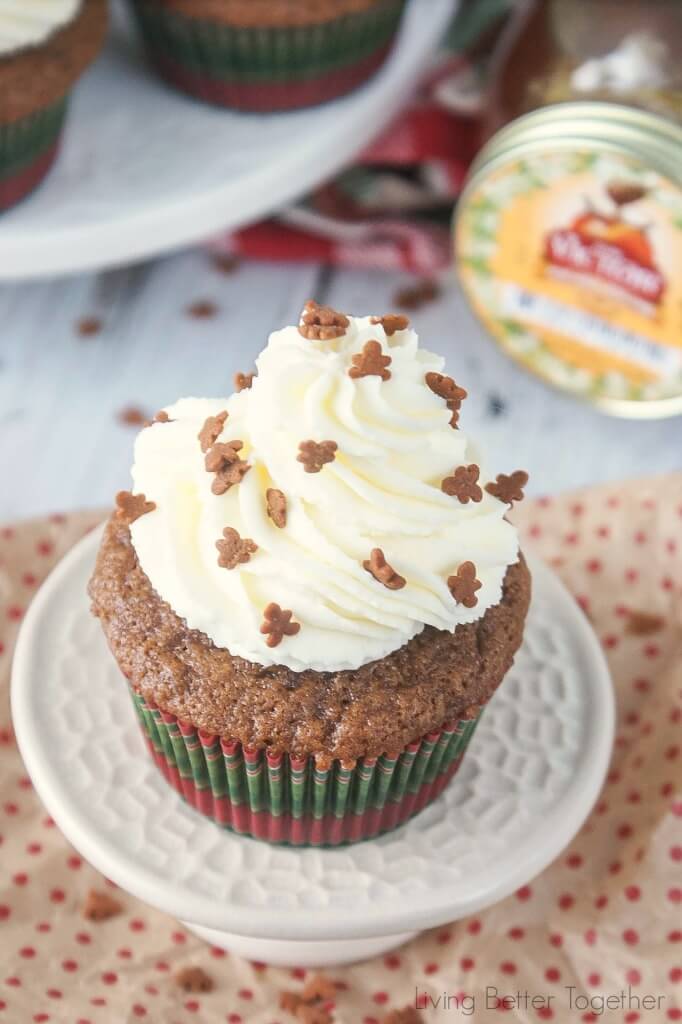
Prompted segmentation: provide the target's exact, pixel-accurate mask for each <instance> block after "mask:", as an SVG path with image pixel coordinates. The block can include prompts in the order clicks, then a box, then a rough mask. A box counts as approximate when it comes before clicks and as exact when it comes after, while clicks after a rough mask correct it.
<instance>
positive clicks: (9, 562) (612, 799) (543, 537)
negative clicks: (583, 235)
mask: <svg viewBox="0 0 682 1024" xmlns="http://www.w3.org/2000/svg"><path fill="white" fill-rule="evenodd" d="M514 516H515V519H516V522H517V524H518V526H519V528H520V530H521V533H522V537H523V542H524V544H525V545H526V546H527V547H531V546H532V547H533V548H534V549H535V550H536V551H538V552H539V553H540V554H541V555H542V556H543V557H544V558H545V559H546V560H547V561H548V562H549V563H550V564H551V565H552V566H554V568H555V569H556V571H557V572H558V573H559V574H560V575H561V577H562V578H563V579H564V581H565V583H566V584H567V586H568V587H569V589H570V590H571V591H572V593H573V594H574V595H575V597H576V600H577V601H578V602H579V604H580V606H581V607H582V609H583V610H584V612H585V614H586V615H587V616H588V617H589V618H590V620H591V622H592V623H593V626H594V628H595V630H596V632H597V635H598V636H599V638H600V640H601V642H602V644H603V646H604V649H605V651H606V655H607V658H608V660H609V663H610V666H611V670H612V672H613V676H614V683H615V687H616V692H617V699H618V724H617V736H616V743H615V747H614V751H613V758H612V763H611V767H610V772H609V776H608V780H607V782H606V784H605V786H604V789H603V792H602V793H601V795H600V797H599V799H598V802H597V804H596V806H595V808H594V811H593V813H592V815H591V816H590V818H589V820H588V821H587V823H586V824H585V826H584V827H583V829H582V830H581V832H580V833H579V835H578V836H576V838H575V840H574V841H573V842H572V843H571V845H570V847H569V848H568V849H566V850H565V851H564V853H563V854H562V855H561V856H560V857H559V858H558V859H557V860H556V861H555V862H554V864H552V865H551V867H550V868H548V869H547V870H546V871H545V872H544V873H543V874H542V875H541V876H539V877H538V878H536V879H534V880H533V881H531V882H530V883H529V884H528V885H525V886H523V887H522V888H521V889H519V890H518V891H517V892H516V893H514V894H513V895H512V896H510V897H509V898H508V899H506V900H504V901H503V902H501V903H498V904H497V905H496V906H494V907H492V908H490V909H489V910H487V911H485V912H482V913H480V914H477V915H476V916H475V917H471V918H467V919H464V920H462V921H458V922H456V923H454V924H452V925H447V926H443V927H441V928H436V929H434V930H432V931H430V932H427V933H425V934H424V935H422V936H420V937H419V938H418V939H416V940H415V941H414V942H412V943H410V944H409V945H408V946H405V947H404V948H403V949H401V950H398V951H397V952H394V953H390V954H389V955H387V956H385V957H383V958H379V959H377V960H374V961H371V962H368V963H365V964H361V965H358V966H354V967H349V968H343V969H339V970H337V971H333V972H330V974H331V977H332V978H333V979H334V981H335V982H336V988H337V998H336V1000H335V1008H334V1019H335V1020H336V1021H337V1022H339V1024H378V1022H380V1021H381V1020H382V1019H383V1018H384V1016H385V1015H386V1014H387V1013H388V1012H389V1011H390V1010H391V1009H393V1008H396V1007H402V1006H405V1005H406V1004H410V1003H411V1004H412V1005H414V1002H415V995H416V996H417V997H418V999H419V1002H420V1003H421V1004H422V1006H423V1007H424V1009H423V1011H422V1016H423V1019H424V1021H425V1022H427V1024H431V1022H443V1024H445V1022H446V1021H453V1022H454V1021H462V1020H466V1019H473V1020H480V1021H481V1022H482V1024H489V1022H493V1021H495V1020H497V1019H500V1020H502V1021H506V1022H519V1024H532V1022H534V1021H546V1020H549V1021H552V1020H553V1021H556V1022H557V1024H573V1022H574V1021H575V1022H590V1021H594V1022H595V1024H602V1022H604V1024H610V1022H612V1021H613V1022H619V1024H620V1022H625V1024H636V1022H638V1021H640V1022H642V1024H647V1022H650V1024H659V1022H663V1024H665V1022H667V1021H677V1020H682V995H681V993H680V986H681V983H682V767H681V766H682V737H681V729H680V725H681V722H682V670H681V668H680V664H681V659H682V475H676V476H674V477H666V478H661V479H658V480H653V481H645V482H642V481H639V482H636V483H631V484H627V485H622V486H620V487H617V488H615V487H612V486H611V487H608V488H598V489H593V490H590V491H587V492H583V493H581V494H579V495H571V496H567V497H560V498H552V499H540V500H537V501H534V502H533V501H529V502H526V503H524V504H523V505H521V506H520V507H518V508H517V509H516V510H515V512H514ZM95 518H96V517H95V516H93V515H92V513H90V514H89V515H86V514H82V513H79V514H77V515H72V516H68V517H62V516H55V517H52V518H50V519H45V520H40V521H34V522H29V523H22V524H20V525H17V526H13V527H12V526H10V527H5V528H2V527H0V1024H5V1022H7V1024H34V1022H39V1021H45V1022H51V1024H110V1022H114V1021H115V1022H116V1024H138V1022H145V1021H148V1022H149V1024H214V1022H215V1024H218V1022H226V1024H285V1022H286V1021H288V1020H289V1021H290V1020H293V1018H291V1017H289V1016H288V1015H287V1014H285V1013H284V1012H283V1011H282V1010H280V1009H279V993H280V991H281V990H283V989H289V990H297V989H299V988H300V987H302V986H303V984H304V983H305V977H306V973H305V972H304V971H303V970H296V969H295V970H291V971H289V970H282V969H275V968H270V967H265V966H264V965H262V964H253V963H246V962H245V961H241V960H238V959H236V958H234V957H231V956H229V955H228V954H226V953H223V952H222V951H221V950H217V949H212V948H210V947H209V946H206V945H205V944H204V943H202V942H200V941H199V940H198V939H196V938H194V937H193V936H191V935H190V934H189V933H187V932H185V931H184V930H183V929H182V928H181V926H179V925H178V923H177V922H176V921H174V920H172V919H171V918H169V917H166V916H165V915H163V914H161V913H158V912H157V911H154V910H152V909H150V908H149V907H146V906H145V905H144V904H142V903H139V902H138V901H137V900H135V899H133V897H132V896H129V895H128V894H127V893H125V892H121V891H115V890H114V889H113V887H111V886H109V883H107V882H106V881H105V880H103V879H102V878H101V877H100V876H98V875H97V873H96V872H95V871H94V870H93V869H92V868H90V867H89V866H88V864H87V863H85V862H84V861H83V860H82V859H81V858H80V857H79V856H78V854H77V853H76V851H74V850H73V849H71V848H70V847H69V846H68V844H67V843H66V841H65V840H64V839H63V837H62V836H61V835H60V833H59V831H58V830H57V829H56V828H55V827H54V824H53V822H52V821H51V819H50V818H49V817H48V816H47V814H46V812H45V810H44V809H43V808H42V807H41V805H40V802H39V801H38V799H37V797H36V795H35V793H34V792H33V789H32V787H31V783H30V780H29V779H28V778H27V776H26V773H25V771H24V769H23V766H22V763H21V759H20V757H19V753H18V751H17V747H16V744H15V741H14V737H13V733H12V727H11V723H10V717H9V671H10V662H11V656H12V649H13V645H14V642H15V639H16V635H17V631H18V629H19V626H20V624H21V620H22V618H23V616H24V614H25V611H26V608H27V606H28V604H29V602H30V600H31V598H32V596H33V594H34V593H35V591H36V588H37V587H38V586H39V584H40V583H41V581H42V580H43V579H44V578H45V576H46V575H47V573H48V572H49V570H50V569H51V568H52V567H53V565H54V564H55V562H56V561H57V560H58V559H59V558H60V557H61V556H62V555H63V554H64V553H65V552H66V551H67V550H68V549H69V548H70V547H71V545H72V544H73V543H74V542H75V541H76V540H77V539H78V538H79V537H80V536H82V534H83V533H84V532H85V531H86V530H87V529H88V528H89V527H90V526H92V525H93V522H94V520H95ZM93 887H94V888H96V889H100V890H105V891H109V892H111V893H112V895H115V896H116V898H117V899H118V900H119V901H120V902H121V904H122V912H121V913H120V914H119V915H118V916H116V917H112V918H110V919H109V920H105V921H100V922H94V921H87V920H85V919H84V917H83V916H82V907H83V904H84V902H85V899H86V896H87V894H88V892H89V890H90V889H91V888H93ZM184 967H201V968H202V969H203V970H204V971H205V972H206V973H207V974H208V975H210V977H211V979H212V981H213V984H214V988H213V990H212V991H210V992H198V993H188V992H186V991H183V990H182V988H180V987H179V986H178V985H177V984H176V983H175V981H174V976H175V974H176V973H177V972H178V971H179V970H180V969H181V968H184ZM569 986H570V987H571V992H572V1004H569V990H568V987H569ZM486 989H487V991H486ZM493 990H496V991H497V995H495V992H494V991H493ZM517 993H520V995H521V1000H520V1001H519V1000H518V999H517ZM525 993H528V996H529V998H528V1002H527V1004H526V1003H525V1002H524V998H523V997H524V995H525ZM621 993H624V1003H623V1005H620V1004H619V1006H618V1008H615V1009H609V1008H603V1007H601V1002H600V1000H601V999H603V998H605V997H607V996H614V995H615V996H616V997H617V998H619V999H620V997H621ZM444 995H445V997H446V999H449V1007H450V1008H449V1009H444V1008H443V996H444ZM533 996H540V997H541V1001H536V1004H535V1005H534V1006H533V1005H531V1000H532V997H533ZM645 996H653V997H654V998H655V999H656V1000H658V999H659V997H660V1001H659V1002H657V1004H656V1008H655V1009H651V1008H649V1009H647V1008H646V1004H645V1005H644V1006H643V1005H642V1001H643V1000H644V997H645ZM507 997H510V998H507ZM550 997H552V998H551V999H550ZM472 998H473V999H474V1000H475V1013H474V1014H473V1016H472V1014H471V1012H468V1013H466V1012H465V1011H466V1008H467V1007H470V1006H471V999H472ZM628 999H629V1000H630V1001H629V1002H628ZM637 1000H639V1001H640V1002H639V1004H638V1002H637ZM434 1003H435V1004H436V1005H435V1006H434V1005H433V1004H434ZM458 1007H459V1008H458Z"/></svg>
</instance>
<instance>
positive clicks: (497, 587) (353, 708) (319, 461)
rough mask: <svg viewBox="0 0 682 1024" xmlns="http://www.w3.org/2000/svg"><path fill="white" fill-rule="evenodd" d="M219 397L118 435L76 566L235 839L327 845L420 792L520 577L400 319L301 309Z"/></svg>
mask: <svg viewBox="0 0 682 1024" xmlns="http://www.w3.org/2000/svg"><path fill="white" fill-rule="evenodd" d="M238 388H239V389H240V390H238V392H237V393H235V394H233V395H232V396H231V397H229V398H219V399H199V398H186V399H182V400H181V401H179V402H177V403H176V404H175V405H172V406H169V407H168V408H167V409H165V410H163V411H162V412H160V413H158V414H157V416H156V418H155V420H154V422H153V423H152V424H151V425H149V426H148V427H146V428H145V429H143V430H142V431H141V433H140V435H139V436H138V438H137V441H136V444H135V462H134V467H133V481H134V488H133V491H132V492H122V493H121V494H119V495H118V498H117V507H116V510H115V511H114V513H113V515H112V516H111V518H110V520H109V522H108V524H107V526H106V531H105V535H104V539H103V542H102V545H101V548H100V552H99V555H98V560H97V565H96V568H95V571H94V574H93V577H92V579H91V581H90V585H89V591H90V596H91V599H92V608H93V611H94V613H95V615H97V616H98V617H99V619H100V621H101V624H102V627H103V629H104V632H105V634H106V637H107V639H108V642H109V645H110V648H111V650H112V652H113V654H114V657H115V658H116V660H117V662H118V664H119V666H120V667H121V669H122V671H123V673H124V675H125V676H126V678H127V680H128V683H129V686H130V690H131V694H132V697H133V702H134V705H135V708H136V711H137V714H138V716H139V720H140V724H141V726H142V730H143V733H144V736H145V738H146V740H147V743H148V746H149V750H150V752H151V754H152V756H153V758H154V759H155V761H156V762H157V764H158V766H159V768H160V769H161V771H162V772H163V774H164V775H165V776H166V778H167V779H168V781H169V782H170V783H171V785H172V786H174V787H175V788H176V789H177V790H178V792H179V793H181V794H182V796H184V798H185V799H186V800H187V801H188V802H189V803H190V804H192V805H193V806H194V807H195V808H196V809H197V810H198V811H200V812H201V813H203V814H204V815H207V816H208V817H210V818H212V819H213V820H214V821H215V822H216V823H217V824H219V825H223V826H225V827H228V828H231V829H233V830H234V831H236V832H238V833H241V834H243V835H249V836H254V837H256V838H258V839H265V840H270V841H272V842H284V843H291V844H296V845H305V844H309V845H320V846H335V845H338V844H341V843H349V842H355V841H357V840H361V839H367V838H371V837H372V836H376V835H379V834H380V833H383V832H386V831H388V830H390V829H392V828H394V827H395V826H397V825H399V824H401V823H402V822H404V821H406V820H407V819H408V818H410V817H412V816H413V815H414V814H416V813H417V812H418V811H419V810H421V809H422V808H423V807H425V806H426V805H427V804H428V803H430V802H431V801H433V800H434V799H435V798H436V797H437V796H438V795H439V793H440V792H441V791H442V790H443V788H444V787H445V786H446V785H447V783H448V781H449V780H450V779H451V778H452V776H453V774H454V773H455V771H456V770H457V767H458V765H459V763H460V761H461V758H462V756H463V754H464V752H465V750H466V747H467V745H468V744H469V742H470V740H471V738H472V735H473V733H474V730H475V729H476V725H477V723H478V721H479V720H480V717H481V714H482V712H483V710H484V708H485V706H486V704H487V702H488V701H489V699H490V698H491V696H492V695H493V693H494V692H495V689H496V688H497V686H498V685H499V684H500V683H501V681H502V679H503V678H504V676H505V673H506V672H507V670H508V669H509V667H510V666H511V664H512V661H513V657H514V654H515V652H516V651H517V649H518V647H519V645H520V643H521V640H522V636H523V628H524V621H525V617H526V612H527V609H528V603H529V599H530V576H529V573H528V569H527V567H526V563H525V561H524V559H523V556H522V555H521V554H520V552H519V546H518V538H517V533H516V530H515V528H514V527H513V526H512V525H511V523H510V522H509V521H508V520H507V518H506V513H507V511H508V509H509V507H510V505H511V503H512V502H513V501H518V500H520V499H521V498H522V496H523V486H524V485H525V483H526V480H527V476H526V474H525V473H524V472H522V471H516V472H514V473H511V474H509V475H504V474H499V475H498V476H496V477H495V478H493V477H492V476H491V475H490V474H489V473H488V472H487V471H486V470H485V469H484V468H483V467H482V465H481V462H480V458H479V457H478V456H477V454H476V451H475V449H474V448H473V447H472V445H471V444H470V442H469V439H468V438H467V436H466V434H465V433H464V431H462V430H460V429H459V417H460V408H461V406H462V402H463V400H464V398H465V397H466V392H465V391H464V389H463V388H460V387H459V386H458V385H457V383H456V382H455V381H454V380H453V379H452V378H451V377H448V376H446V375H445V374H444V373H443V360H442V359H441V358H440V357H438V356H436V355H433V354H432V353H430V352H427V351H426V350H424V349H420V348H419V345H418V339H417V336H416V334H415V333H414V331H413V330H412V329H411V328H410V326H409V321H408V320H407V318H406V317H403V316H395V315H390V316H385V317H381V318H379V317H364V318H351V317H347V316H345V315H344V314H341V313H338V312H336V311H334V310H332V309H330V308H328V307H322V306H318V305H316V304H315V303H313V302H311V303H308V304H307V305H306V308H305V310H304V312H303V316H302V319H301V323H300V325H299V326H298V327H288V328H285V329H284V330H281V331H276V332H275V333H274V334H272V335H271V337H270V339H269V342H268V345H267V347H266V348H265V350H264V351H263V352H262V353H261V355H260V357H259V358H258V360H257V372H256V374H255V375H239V382H238Z"/></svg>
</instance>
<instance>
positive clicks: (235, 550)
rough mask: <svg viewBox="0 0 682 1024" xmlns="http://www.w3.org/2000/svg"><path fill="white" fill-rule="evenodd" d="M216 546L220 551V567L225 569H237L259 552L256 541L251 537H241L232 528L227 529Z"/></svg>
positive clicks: (227, 527)
mask: <svg viewBox="0 0 682 1024" xmlns="http://www.w3.org/2000/svg"><path fill="white" fill-rule="evenodd" d="M215 546H216V547H217V549H218V565H219V566H220V567H221V568H223V569H236V568H237V566H238V565H242V564H243V563H244V562H248V561H249V560H250V558H251V555H253V554H255V553H256V551H258V545H257V544H256V543H255V542H254V541H252V540H251V539H250V538H249V537H244V538H242V537H240V536H239V533H238V532H237V530H235V529H234V528H233V527H232V526H226V527H225V529H224V530H223V539H222V540H217V541H216V542H215Z"/></svg>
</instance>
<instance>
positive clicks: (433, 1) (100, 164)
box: [0, 0, 459, 280]
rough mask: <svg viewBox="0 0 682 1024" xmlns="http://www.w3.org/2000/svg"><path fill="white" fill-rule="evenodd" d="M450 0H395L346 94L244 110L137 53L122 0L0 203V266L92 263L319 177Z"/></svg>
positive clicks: (255, 212) (363, 139) (358, 136)
mask: <svg viewBox="0 0 682 1024" xmlns="http://www.w3.org/2000/svg"><path fill="white" fill-rule="evenodd" d="M458 3H459V0H409V2H408V4H407V9H406V12H405V18H404V20H403V24H402V27H401V30H400V34H399V36H398V40H397V43H396V46H395V48H394V50H393V51H392V53H391V55H390V57H389V59H388V61H387V62H386V64H385V65H384V67H383V68H382V69H381V70H380V71H379V73H378V74H377V75H376V76H375V77H374V78H373V79H372V80H371V81H370V82H368V83H367V84H366V85H364V86H361V87H360V88H359V89H357V90H356V91H355V92H353V93H351V94H350V95H349V96H347V97H343V98H342V99H339V100H335V101H333V102H331V103H326V104H323V105H322V106H319V107H315V108H312V109H308V110H300V111H293V112H291V113H280V114H270V115H263V114H244V113H237V112H233V111H229V110H219V109H215V108H212V107H210V106H207V105H204V104H201V103H197V102H196V101H195V100H192V99H190V98H188V97H186V96H183V95H182V94H181V93H178V92H175V91H173V90H172V89H171V88H170V87H169V86H167V85H165V84H164V83H163V82H162V81H160V79H158V78H157V77H156V75H155V74H154V73H153V72H152V70H151V69H150V68H149V67H148V65H147V64H146V63H145V60H144V58H143V56H142V53H141V50H140V47H139V45H138V44H137V41H136V39H135V37H134V35H133V33H132V30H131V26H130V25H129V19H128V18H127V17H126V16H125V8H124V6H123V4H122V3H119V4H117V5H115V6H114V7H113V8H112V14H113V15H114V24H113V29H112V32H111V35H110V38H109V41H108V44H107V47H106V50H105V51H104V53H103V54H102V56H101V57H100V59H99V60H98V61H97V63H96V64H95V65H94V67H93V68H92V69H91V70H90V71H89V72H88V74H87V75H85V77H84V79H83V81H82V82H81V83H80V84H79V85H78V87H77V89H76V90H75V94H74V97H73V102H72V106H71V109H70V112H69V120H68V124H67V131H66V135H65V137H64V142H63V146H62V151H61V153H60V155H59V159H58V161H57V163H56V165H55V167H54V169H53V170H52V172H51V173H50V176H49V178H47V180H46V181H45V183H44V184H43V185H41V187H40V188H39V189H37V190H36V192H35V193H34V194H33V195H32V196H31V197H30V198H28V199H26V200H25V201H24V202H22V203H20V204H19V205H17V206H16V207H15V208H14V209H12V210H10V211H9V212H7V213H5V214H3V215H2V216H1V217H0V280H2V279H18V278H32V277H39V276H42V275H46V274H65V273H72V272H75V271H84V270H99V269H101V268H103V267H111V266H115V265H117V264H122V263H132V262H133V261H135V260H141V259H145V258H148V257H150V256H155V255H157V254H158V253H163V252H167V251H168V250H170V249H174V248H177V247H179V246H183V245H190V244H191V243H193V242H198V241H201V240H203V239H205V238H207V237H208V236H209V235H211V234H215V232H217V231H220V230H222V229H228V228H236V227H238V226H241V225H243V224H246V223H249V222H251V221H254V220H256V219H258V218H260V217H264V216H266V215H267V214H269V213H272V211H273V210H276V209H278V208H281V207H282V206H283V205H284V204H285V203H288V202H290V201H291V200H292V199H294V198H296V197H297V196H300V195H303V194H304V193H305V192H307V191H308V190H310V189H312V188H313V187H315V186H316V185H318V184H319V183H320V182H321V181H324V180H325V179H327V178H329V177H331V176H332V175H333V174H334V173H335V172H336V171H337V170H338V169H339V168H340V167H343V166H344V165H346V164H348V163H350V161H351V160H352V159H353V157H354V156H355V155H356V154H357V153H359V152H360V150H361V149H363V148H364V147H365V146H366V145H367V143H368V142H370V141H371V140H372V139H373V138H374V137H375V136H376V135H377V134H378V133H379V132H380V131H381V129H382V128H383V127H384V126H385V125H386V124H387V123H388V122H389V121H390V119H391V117H393V115H394V114H395V113H396V111H397V110H398V109H399V108H400V106H401V104H402V103H403V102H404V100H405V99H406V97H407V96H408V95H409V94H410V92H411V91H412V89H413V88H414V86H415V84H416V83H417V81H418V80H419V77H420V75H421V73H422V71H423V70H424V68H425V67H426V65H427V64H428V62H429V60H430V58H431V56H432V55H433V52H434V50H435V49H436V47H437V46H438V43H439V41H440V40H441V38H442V36H443V34H444V33H445V30H446V28H447V26H448V24H449V21H450V19H451V17H452V16H453V15H454V13H455V11H456V9H457V5H458Z"/></svg>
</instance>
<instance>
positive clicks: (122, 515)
mask: <svg viewBox="0 0 682 1024" xmlns="http://www.w3.org/2000/svg"><path fill="white" fill-rule="evenodd" d="M155 508H156V505H155V504H154V502H153V501H147V499H146V498H145V496H144V494H131V492H130V491H119V492H118V494H117V495H116V515H117V516H118V518H119V519H125V521H126V522H127V523H128V524H129V525H130V523H134V522H135V521H136V520H137V519H139V518H140V516H144V515H146V514H147V512H153V511H154V509H155Z"/></svg>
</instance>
